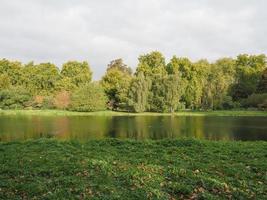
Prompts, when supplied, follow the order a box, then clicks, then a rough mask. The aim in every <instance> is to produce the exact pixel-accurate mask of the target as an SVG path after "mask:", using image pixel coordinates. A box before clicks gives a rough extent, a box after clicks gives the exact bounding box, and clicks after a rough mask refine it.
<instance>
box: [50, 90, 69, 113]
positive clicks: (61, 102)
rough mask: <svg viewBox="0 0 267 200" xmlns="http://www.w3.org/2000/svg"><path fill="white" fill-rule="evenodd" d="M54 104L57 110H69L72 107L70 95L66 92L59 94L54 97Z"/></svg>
mask: <svg viewBox="0 0 267 200" xmlns="http://www.w3.org/2000/svg"><path fill="white" fill-rule="evenodd" d="M53 104H54V106H55V108H57V109H63V110H65V109H67V108H68V107H69V105H70V93H69V92H68V91H65V90H63V91H60V92H58V93H57V94H56V95H55V97H54V102H53Z"/></svg>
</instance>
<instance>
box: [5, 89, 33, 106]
mask: <svg viewBox="0 0 267 200" xmlns="http://www.w3.org/2000/svg"><path fill="white" fill-rule="evenodd" d="M30 100H31V95H30V93H29V92H28V91H27V90H25V89H24V88H22V87H12V88H10V89H5V90H1V91H0V108H1V109H23V108H25V107H27V106H28V105H29V102H30Z"/></svg>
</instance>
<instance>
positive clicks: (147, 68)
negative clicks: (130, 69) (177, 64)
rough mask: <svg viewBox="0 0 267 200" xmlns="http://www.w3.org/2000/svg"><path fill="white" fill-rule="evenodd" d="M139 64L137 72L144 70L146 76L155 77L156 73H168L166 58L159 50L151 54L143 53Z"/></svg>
mask: <svg viewBox="0 0 267 200" xmlns="http://www.w3.org/2000/svg"><path fill="white" fill-rule="evenodd" d="M138 60H139V64H138V66H137V69H136V73H137V74H138V73H140V72H142V73H143V74H144V75H145V77H153V76H155V75H166V74H167V71H166V67H165V58H164V56H163V55H162V54H161V53H160V52H158V51H153V52H151V53H149V54H145V55H142V56H140V57H139V58H138Z"/></svg>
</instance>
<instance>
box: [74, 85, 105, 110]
mask: <svg viewBox="0 0 267 200" xmlns="http://www.w3.org/2000/svg"><path fill="white" fill-rule="evenodd" d="M106 102H107V97H106V95H105V92H104V89H103V88H102V87H101V86H100V85H99V84H97V83H89V84H87V85H84V86H81V87H80V88H78V89H77V90H75V91H74V92H73V93H72V95H71V104H70V110H73V111H80V112H88V111H89V112H90V111H100V110H105V109H106Z"/></svg>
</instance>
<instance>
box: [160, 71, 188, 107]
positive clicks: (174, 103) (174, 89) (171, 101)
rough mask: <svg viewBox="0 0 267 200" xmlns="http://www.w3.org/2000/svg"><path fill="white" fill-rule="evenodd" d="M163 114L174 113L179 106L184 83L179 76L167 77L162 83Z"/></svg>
mask: <svg viewBox="0 0 267 200" xmlns="http://www.w3.org/2000/svg"><path fill="white" fill-rule="evenodd" d="M163 84H164V90H165V92H164V99H165V101H164V106H163V111H164V112H174V111H176V110H177V108H178V107H179V106H180V105H181V102H180V99H181V97H182V95H183V93H184V81H183V80H182V78H181V77H180V76H179V75H169V76H167V77H166V78H165V79H164V81H163Z"/></svg>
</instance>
